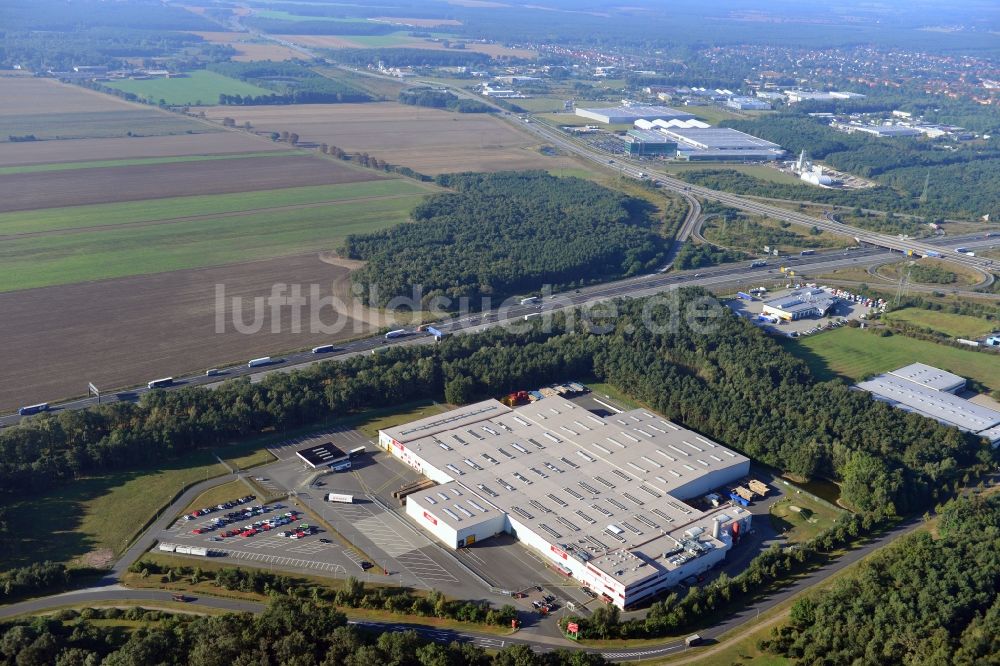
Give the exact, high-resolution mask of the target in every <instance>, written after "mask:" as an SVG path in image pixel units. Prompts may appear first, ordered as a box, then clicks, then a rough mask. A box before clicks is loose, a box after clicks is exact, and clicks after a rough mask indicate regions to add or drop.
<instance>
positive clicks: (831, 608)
mask: <svg viewBox="0 0 1000 666" xmlns="http://www.w3.org/2000/svg"><path fill="white" fill-rule="evenodd" d="M936 532H937V534H936V535H933V534H932V533H930V532H929V531H925V530H922V531H920V532H917V533H915V534H911V535H909V536H907V537H905V538H903V539H901V540H900V541H899V542H898V543H896V544H894V545H892V546H890V547H889V548H886V549H884V550H883V551H881V552H879V553H877V554H876V555H874V556H873V557H872V558H870V559H869V560H867V561H866V562H864V563H863V564H861V566H860V567H859V568H858V569H857V570H855V571H852V572H851V573H850V574H849V575H848V576H846V577H843V578H840V579H838V580H837V582H836V583H835V584H834V585H833V587H832V588H829V589H826V590H823V591H821V592H819V593H815V594H810V595H809V596H807V597H805V598H803V599H800V600H799V601H796V602H795V604H794V605H793V606H792V609H791V614H790V616H789V622H788V624H786V625H784V626H782V627H780V628H779V629H777V630H775V632H774V634H773V636H772V637H771V638H769V639H767V640H765V641H763V642H762V643H761V647H762V648H764V649H766V650H768V651H771V652H775V653H778V654H781V655H784V656H786V657H788V658H790V659H795V660H796V661H797V663H819V664H876V663H877V664H886V665H893V664H956V665H959V664H962V665H964V664H968V665H972V664H987V663H996V658H997V655H1000V597H998V596H997V590H998V589H1000V497H998V496H995V495H994V496H992V497H989V498H986V497H982V496H975V497H971V498H962V499H958V500H955V501H952V502H950V503H949V504H948V505H947V506H946V507H945V508H944V511H943V512H942V513H941V516H940V522H939V525H938V528H937V530H936ZM845 627H850V631H844V628H845Z"/></svg>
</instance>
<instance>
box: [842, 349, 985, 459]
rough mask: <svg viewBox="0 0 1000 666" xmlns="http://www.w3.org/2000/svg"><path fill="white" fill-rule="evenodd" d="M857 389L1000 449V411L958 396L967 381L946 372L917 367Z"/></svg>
mask: <svg viewBox="0 0 1000 666" xmlns="http://www.w3.org/2000/svg"><path fill="white" fill-rule="evenodd" d="M856 387H857V388H859V389H861V390H863V391H867V392H869V393H871V394H872V396H873V397H874V398H875V399H876V400H882V401H884V402H887V403H889V404H890V405H892V406H894V407H898V408H899V409H903V410H906V411H908V412H914V413H916V414H920V415H922V416H926V417H927V418H931V419H934V420H936V421H938V422H940V423H943V424H945V425H950V426H954V427H956V428H958V429H959V430H963V431H965V432H970V433H973V434H975V435H977V436H978V437H983V438H985V439H986V440H987V441H988V442H989V443H990V444H991V445H992V446H994V447H996V446H1000V411H997V410H995V409H990V408H989V407H984V406H982V405H977V404H976V403H974V402H970V401H968V400H966V399H964V398H960V397H959V396H957V395H955V392H957V391H961V390H962V389H963V388H965V380H964V379H963V378H962V377H959V376H958V375H954V374H952V373H950V372H946V371H945V370H941V369H939V368H935V367H933V366H929V365H925V364H923V363H913V364H911V365H908V366H905V367H903V368H899V369H898V370H893V371H891V372H888V373H885V374H882V375H878V376H877V377H873V378H872V379H869V380H866V381H863V382H858V383H857V384H856Z"/></svg>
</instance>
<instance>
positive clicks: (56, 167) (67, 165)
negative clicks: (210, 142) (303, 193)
mask: <svg viewBox="0 0 1000 666" xmlns="http://www.w3.org/2000/svg"><path fill="white" fill-rule="evenodd" d="M308 154H309V153H308V152H306V151H304V150H272V151H263V152H259V153H240V154H238V155H180V156H176V157H136V158H132V159H123V160H98V161H95V162H55V163H52V164H28V165H25V166H12V167H0V176H7V175H10V174H15V173H46V172H49V171H75V170H77V169H102V168H108V167H122V166H144V165H148V164H174V163H176V162H211V161H214V160H240V159H245V158H248V157H287V156H289V155H308Z"/></svg>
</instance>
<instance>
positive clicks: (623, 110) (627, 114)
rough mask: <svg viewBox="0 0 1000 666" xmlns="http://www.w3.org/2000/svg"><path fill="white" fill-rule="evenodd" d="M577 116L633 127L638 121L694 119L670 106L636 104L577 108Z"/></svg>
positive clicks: (690, 115) (690, 114)
mask: <svg viewBox="0 0 1000 666" xmlns="http://www.w3.org/2000/svg"><path fill="white" fill-rule="evenodd" d="M576 115H578V116H580V117H582V118H589V119H591V120H596V121H597V122H599V123H604V124H606V125H612V124H614V125H619V124H628V125H631V124H633V123H634V122H635V121H637V120H659V119H662V120H671V119H673V118H676V119H678V120H686V119H689V118H694V114H692V113H688V112H687V111H678V110H677V109H671V108H670V107H669V106H640V105H634V104H631V105H623V106H616V107H612V108H601V109H585V108H577V109H576Z"/></svg>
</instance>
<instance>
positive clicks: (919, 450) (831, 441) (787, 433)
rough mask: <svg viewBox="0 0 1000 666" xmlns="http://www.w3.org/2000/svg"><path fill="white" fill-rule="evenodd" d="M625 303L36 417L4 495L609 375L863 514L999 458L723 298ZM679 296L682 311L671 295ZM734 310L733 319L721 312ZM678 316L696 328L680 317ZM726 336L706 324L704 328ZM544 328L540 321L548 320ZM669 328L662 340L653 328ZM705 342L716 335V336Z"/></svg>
mask: <svg viewBox="0 0 1000 666" xmlns="http://www.w3.org/2000/svg"><path fill="white" fill-rule="evenodd" d="M671 293H672V294H676V300H668V301H667V302H662V301H660V300H650V299H634V300H627V301H615V302H614V303H613V307H614V308H615V309H616V310H617V316H616V317H614V318H613V319H611V320H610V321H608V322H605V323H607V324H610V325H611V326H612V327H613V328H612V330H610V331H604V329H598V331H599V332H600V333H603V334H597V333H589V332H588V331H591V330H592V327H589V326H588V325H586V323H585V322H583V321H572V319H567V317H566V315H565V314H559V313H556V314H553V315H552V317H551V327H550V328H546V329H543V328H542V326H541V325H540V324H541V323H542V322H541V321H539V322H538V324H539V325H535V326H528V325H527V324H524V327H525V329H526V330H523V331H514V330H511V329H509V328H504V327H494V328H491V329H489V330H487V331H484V332H482V333H479V334H476V335H463V336H455V337H451V338H446V339H445V340H444V341H442V342H441V343H440V344H438V345H434V346H420V347H389V348H386V349H385V350H383V351H382V352H380V353H379V354H376V355H369V356H355V357H351V358H346V359H343V360H342V361H338V362H329V363H318V364H316V365H313V366H310V367H309V368H304V369H302V370H298V371H295V372H291V373H273V374H270V375H267V376H266V377H265V378H264V379H263V380H262V381H260V382H258V383H254V384H251V383H250V382H249V380H247V379H245V378H242V379H235V380H231V381H227V382H225V383H223V384H222V385H221V386H220V387H219V388H217V389H215V390H206V389H202V388H197V387H189V388H182V389H179V390H172V391H151V392H149V393H147V394H144V395H143V396H142V398H141V399H140V401H139V402H138V403H125V402H116V403H113V404H107V405H100V406H96V407H93V408H89V409H85V410H76V411H63V412H59V413H57V414H46V415H40V416H37V417H32V418H29V419H25V420H24V421H22V423H20V424H19V425H16V426H12V427H9V428H6V429H4V430H2V431H0V497H5V498H10V499H12V498H15V497H20V496H22V495H23V494H25V493H33V492H40V491H44V490H47V489H49V488H52V487H55V486H62V485H65V484H66V483H71V482H72V481H73V480H74V479H76V478H80V477H83V476H87V475H92V474H99V473H101V472H103V471H107V470H115V469H125V468H129V467H133V466H137V465H140V464H146V465H148V464H149V462H151V461H155V460H167V459H172V458H177V457H180V456H183V455H185V454H187V453H189V452H191V451H193V450H196V449H199V448H214V447H219V446H222V445H224V444H226V443H227V442H231V441H236V440H241V439H246V438H248V437H252V436H255V435H258V434H260V433H261V432H264V431H278V432H281V431H284V430H287V429H290V428H296V427H301V426H304V425H307V424H310V423H314V422H316V421H318V420H321V419H329V418H331V417H335V416H347V415H349V414H352V413H356V412H359V411H363V410H368V409H373V408H378V407H385V406H394V405H399V404H403V403H407V402H411V401H414V400H421V399H428V398H433V399H440V398H442V397H443V396H444V395H445V392H446V390H448V387H449V385H452V384H453V383H454V382H460V383H462V384H464V385H465V389H464V390H463V391H462V392H461V393H462V397H463V398H464V400H476V399H481V398H484V397H488V396H495V395H499V394H503V393H508V392H510V391H512V390H518V389H524V388H526V387H532V386H539V385H543V384H545V383H549V382H552V381H557V380H564V379H565V378H566V377H572V376H577V377H586V376H594V377H597V378H598V379H600V380H602V381H607V382H609V383H611V384H613V385H615V386H616V387H619V388H620V389H621V390H623V391H624V392H625V393H626V394H627V395H629V396H631V397H633V398H634V399H636V400H637V401H640V402H642V403H643V404H646V405H648V406H649V407H650V408H652V409H655V410H657V411H659V412H660V413H662V414H664V415H665V416H667V417H668V418H671V419H674V420H676V421H677V422H679V423H683V424H685V425H686V426H687V427H690V428H692V429H694V430H697V431H699V432H702V433H704V434H705V435H707V436H709V437H711V438H713V439H715V440H717V441H719V442H721V443H723V444H725V445H727V446H731V447H733V448H735V449H737V450H739V451H741V452H742V453H744V454H746V455H748V456H750V457H752V458H755V459H757V460H759V461H761V462H764V463H766V464H769V465H772V466H774V467H777V468H779V469H783V470H787V471H790V472H793V473H795V474H799V475H802V476H808V477H816V476H818V477H825V478H830V479H834V480H838V481H841V482H842V484H843V492H844V498H845V500H847V501H848V502H849V503H850V504H851V505H852V506H855V507H857V508H858V509H859V510H861V511H863V512H871V513H876V514H879V515H891V514H897V513H898V514H903V513H908V512H912V511H916V510H920V509H923V508H925V507H927V506H930V505H932V504H933V503H934V502H936V501H939V499H940V498H942V497H945V496H947V494H948V493H949V492H951V491H952V490H953V489H954V488H955V487H957V486H958V485H960V484H961V481H962V476H963V474H965V471H966V469H967V468H968V467H970V466H973V465H976V464H977V463H982V464H986V463H989V462H990V461H992V460H993V453H994V452H993V451H992V450H991V449H990V448H989V447H988V446H986V445H985V444H984V443H983V442H981V441H979V440H976V439H975V438H974V437H972V436H971V435H967V434H964V433H962V432H960V431H958V430H956V429H954V428H946V427H944V426H942V425H939V424H938V423H936V422H934V421H932V420H930V419H925V418H923V417H920V416H917V415H915V414H908V413H905V412H902V411H900V410H896V409H893V408H891V407H889V406H888V405H885V404H884V403H880V402H876V401H874V400H872V399H870V397H869V396H867V395H866V394H864V393H859V392H856V391H851V390H850V389H849V387H848V386H847V385H845V384H844V383H843V382H840V381H831V382H817V381H815V379H814V378H813V377H812V376H811V374H810V371H809V369H808V367H807V366H806V365H805V364H804V363H803V362H802V361H800V360H799V359H796V358H795V357H793V356H791V355H790V354H788V353H787V352H785V351H783V349H782V348H781V347H780V346H779V345H778V344H777V343H776V342H775V341H774V340H772V339H771V338H769V337H767V336H766V335H764V334H763V333H761V332H760V331H759V330H758V329H757V328H755V327H754V326H752V325H751V324H749V323H748V322H746V321H744V320H741V319H739V318H737V317H735V316H733V315H731V314H729V312H728V310H725V309H712V310H709V311H708V312H706V313H705V314H704V315H701V314H699V313H698V312H697V311H696V308H697V306H698V304H699V303H701V301H702V299H703V298H707V294H705V293H704V292H702V291H701V290H699V289H692V288H688V289H684V290H681V291H679V292H671ZM671 298H673V297H671ZM719 308H721V306H719ZM678 313H680V314H682V315H683V316H679V315H678ZM705 318H707V319H706V321H710V324H711V325H707V324H706V325H704V326H703V325H702V320H703V319H705ZM541 319H542V318H539V320H541ZM653 326H655V327H658V328H657V330H652V327H653ZM703 329H704V330H703Z"/></svg>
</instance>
